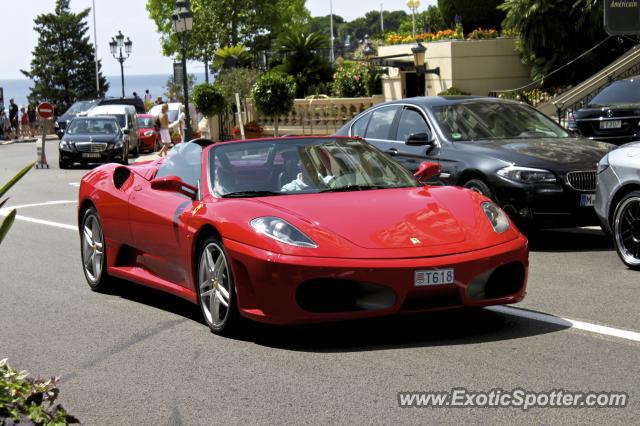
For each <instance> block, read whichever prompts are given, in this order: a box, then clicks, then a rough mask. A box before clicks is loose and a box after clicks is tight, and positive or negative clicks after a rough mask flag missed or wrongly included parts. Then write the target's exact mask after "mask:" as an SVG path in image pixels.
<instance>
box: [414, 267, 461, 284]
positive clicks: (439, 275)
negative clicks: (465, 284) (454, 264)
mask: <svg viewBox="0 0 640 426" xmlns="http://www.w3.org/2000/svg"><path fill="white" fill-rule="evenodd" d="M454 281H455V273H454V270H453V268H450V269H429V270H426V271H416V272H415V274H414V276H413V285H414V286H415V287H424V286H429V285H443V284H453V283H454Z"/></svg>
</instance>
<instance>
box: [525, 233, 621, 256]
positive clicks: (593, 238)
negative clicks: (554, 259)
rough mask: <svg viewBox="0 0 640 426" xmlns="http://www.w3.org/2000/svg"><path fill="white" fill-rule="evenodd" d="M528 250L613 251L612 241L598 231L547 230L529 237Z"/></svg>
mask: <svg viewBox="0 0 640 426" xmlns="http://www.w3.org/2000/svg"><path fill="white" fill-rule="evenodd" d="M529 248H530V250H531V251H540V252H567V251H576V252H581V251H607V250H613V241H612V239H611V237H610V236H608V235H605V233H604V232H603V231H601V230H599V229H590V228H575V229H573V228H567V229H548V230H541V231H537V232H536V233H535V234H533V235H530V236H529Z"/></svg>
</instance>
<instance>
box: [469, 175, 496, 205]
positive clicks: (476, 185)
mask: <svg viewBox="0 0 640 426" xmlns="http://www.w3.org/2000/svg"><path fill="white" fill-rule="evenodd" d="M463 186H464V187H465V188H467V189H470V190H472V191H476V192H477V193H479V194H482V195H484V196H485V197H487V198H489V199H491V200H495V199H494V197H493V191H492V190H491V188H490V187H489V185H487V184H486V183H485V182H484V181H482V180H480V179H471V180H468V181H466V182H465V183H464V185H463Z"/></svg>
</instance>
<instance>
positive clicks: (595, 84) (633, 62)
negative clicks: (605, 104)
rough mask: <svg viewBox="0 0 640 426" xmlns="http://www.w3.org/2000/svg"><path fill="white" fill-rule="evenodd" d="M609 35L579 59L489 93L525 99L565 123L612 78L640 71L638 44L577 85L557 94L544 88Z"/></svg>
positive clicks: (615, 78)
mask: <svg viewBox="0 0 640 426" xmlns="http://www.w3.org/2000/svg"><path fill="white" fill-rule="evenodd" d="M609 39H610V37H609V38H607V39H605V40H603V41H602V42H600V43H599V44H597V45H596V46H594V47H592V48H591V49H589V50H588V51H586V52H584V53H583V54H581V55H580V56H578V57H577V58H576V59H574V60H572V61H570V62H568V63H566V64H564V65H563V66H561V67H560V68H558V69H556V70H554V71H552V72H551V73H549V74H548V75H546V76H544V77H542V78H539V79H537V80H536V81H534V82H532V83H530V84H528V85H526V86H523V87H519V88H517V89H512V90H495V91H492V92H490V93H489V96H493V97H500V98H508V99H516V100H520V101H523V102H526V103H528V104H529V105H532V106H533V107H535V108H537V109H538V110H540V111H541V112H543V113H545V114H547V115H549V116H551V117H555V118H556V120H557V121H558V122H559V123H560V124H565V121H566V119H567V117H568V114H569V112H571V111H574V110H576V109H579V108H582V107H583V106H584V105H586V104H587V103H589V101H590V100H591V99H593V97H594V96H596V95H597V94H598V93H600V91H601V90H602V89H604V88H605V87H607V86H608V85H609V84H610V83H611V82H612V81H614V80H619V79H622V78H627V77H630V76H633V75H637V74H639V73H640V46H638V45H636V46H634V47H633V48H631V49H630V50H629V51H627V52H626V53H625V54H623V55H622V56H620V57H619V58H618V59H616V60H615V61H613V62H612V63H610V64H609V65H607V66H606V67H604V68H603V69H602V70H601V71H599V72H598V73H596V74H594V75H593V76H591V77H590V78H588V79H586V80H585V81H583V82H582V83H580V84H578V85H576V86H573V87H569V88H567V89H565V90H561V91H558V92H557V93H556V94H555V95H554V96H551V95H549V94H548V93H546V92H544V91H543V90H542V84H543V82H544V80H545V79H546V78H548V77H549V76H551V75H553V74H555V73H557V72H559V71H561V70H562V69H564V68H566V67H568V66H571V65H573V64H574V63H576V62H578V61H579V60H580V59H582V58H584V57H585V56H587V55H589V54H591V53H593V52H594V51H595V50H596V49H597V48H598V47H600V46H601V45H603V44H604V43H605V42H606V41H607V40H609Z"/></svg>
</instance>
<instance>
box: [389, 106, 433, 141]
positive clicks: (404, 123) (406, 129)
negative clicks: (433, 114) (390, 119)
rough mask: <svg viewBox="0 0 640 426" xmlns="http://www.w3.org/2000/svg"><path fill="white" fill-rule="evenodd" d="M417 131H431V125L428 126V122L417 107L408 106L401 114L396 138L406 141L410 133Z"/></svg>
mask: <svg viewBox="0 0 640 426" xmlns="http://www.w3.org/2000/svg"><path fill="white" fill-rule="evenodd" d="M415 133H429V126H427V123H426V122H425V121H424V118H423V117H422V114H420V113H419V112H418V111H416V110H415V109H410V108H406V109H404V110H403V111H402V115H401V116H400V123H399V124H398V136H397V137H396V139H397V140H399V141H403V142H404V141H406V140H407V138H408V137H409V135H413V134H415Z"/></svg>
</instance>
